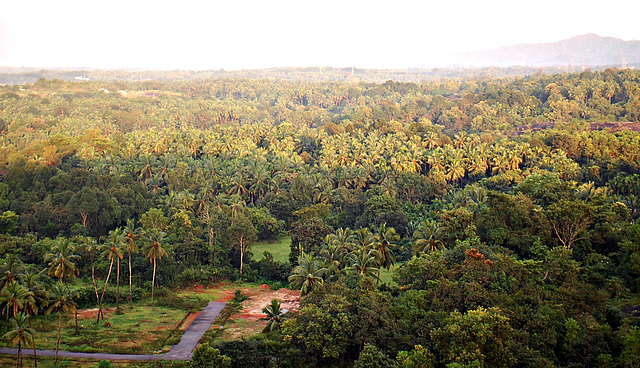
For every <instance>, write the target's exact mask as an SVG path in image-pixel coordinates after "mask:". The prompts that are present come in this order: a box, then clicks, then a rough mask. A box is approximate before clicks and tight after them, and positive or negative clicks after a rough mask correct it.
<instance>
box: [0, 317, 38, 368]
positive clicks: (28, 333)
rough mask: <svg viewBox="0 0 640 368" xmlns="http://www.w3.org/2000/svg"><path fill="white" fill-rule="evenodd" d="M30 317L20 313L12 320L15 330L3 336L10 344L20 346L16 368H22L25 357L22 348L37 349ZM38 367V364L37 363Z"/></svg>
mask: <svg viewBox="0 0 640 368" xmlns="http://www.w3.org/2000/svg"><path fill="white" fill-rule="evenodd" d="M28 320H29V316H27V315H26V314H23V313H22V312H19V313H17V314H15V315H14V316H13V317H12V318H11V325H12V326H13V329H12V330H11V331H9V332H7V333H6V334H4V335H3V336H2V338H3V339H6V340H9V344H11V345H14V346H15V345H17V346H18V361H17V363H16V367H22V366H23V365H22V363H23V355H22V347H23V346H25V347H29V346H31V347H33V348H34V349H35V343H34V342H35V335H36V332H35V330H34V329H33V328H31V327H29V326H28ZM36 366H37V362H36Z"/></svg>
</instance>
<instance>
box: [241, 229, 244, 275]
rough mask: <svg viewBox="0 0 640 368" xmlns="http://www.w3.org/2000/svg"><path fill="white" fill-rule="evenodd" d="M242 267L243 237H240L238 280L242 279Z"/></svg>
mask: <svg viewBox="0 0 640 368" xmlns="http://www.w3.org/2000/svg"><path fill="white" fill-rule="evenodd" d="M243 266H244V235H241V236H240V278H242V268H243Z"/></svg>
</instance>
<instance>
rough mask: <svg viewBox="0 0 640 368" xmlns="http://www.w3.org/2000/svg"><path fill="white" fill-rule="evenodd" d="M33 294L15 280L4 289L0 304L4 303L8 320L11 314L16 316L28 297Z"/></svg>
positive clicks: (0, 295) (4, 310) (0, 296)
mask: <svg viewBox="0 0 640 368" xmlns="http://www.w3.org/2000/svg"><path fill="white" fill-rule="evenodd" d="M31 296H32V294H31V293H30V292H29V291H28V290H27V289H26V288H25V287H24V286H22V285H20V283H19V282H18V281H15V280H14V281H12V282H11V284H9V285H7V286H5V288H4V289H2V293H1V294H0V304H3V305H4V308H3V309H2V311H3V312H4V313H6V315H7V321H8V320H9V315H14V316H15V315H16V314H18V312H19V311H21V310H22V309H23V308H24V306H25V304H26V303H27V299H28V298H29V297H31Z"/></svg>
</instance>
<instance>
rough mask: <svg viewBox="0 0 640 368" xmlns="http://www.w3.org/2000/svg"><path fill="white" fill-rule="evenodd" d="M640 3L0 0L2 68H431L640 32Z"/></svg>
mask: <svg viewBox="0 0 640 368" xmlns="http://www.w3.org/2000/svg"><path fill="white" fill-rule="evenodd" d="M638 14H640V1H637V0H625V1H615V0H614V1H607V2H604V1H600V2H593V1H584V0H581V1H573V0H570V1H564V0H537V1H527V2H525V1H517V0H509V1H492V0H484V1H478V0H459V1H455V0H452V1H448V0H438V1H427V0H424V1H403V0H394V1H375V0H368V1H360V0H357V1H351V0H340V1H334V0H295V1H285V0H261V1H249V0H229V1H216V0H197V1H192V0H173V1H166V2H165V1H158V0H155V1H146V0H126V1H123V0H109V1H99V0H96V1H86V0H82V1H76V0H57V1H56V0H0V66H16V67H20V66H27V67H94V68H109V69H112V68H144V69H219V68H225V69H243V68H264V67H284V66H301V67H306V66H333V67H346V66H356V67H360V68H407V67H427V66H430V65H432V64H433V62H434V61H435V60H436V56H438V55H444V54H454V53H459V52H464V51H479V50H488V49H495V48H499V47H502V46H508V45H512V44H517V43H537V42H553V41H559V40H561V39H566V38H570V37H573V36H576V35H580V34H585V33H596V34H598V35H601V36H610V37H617V38H622V39H624V40H633V39H635V40H640V27H639V26H638V25H637V20H636V19H635V18H636V17H637V15H638Z"/></svg>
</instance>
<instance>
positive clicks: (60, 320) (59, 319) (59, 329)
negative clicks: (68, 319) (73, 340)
mask: <svg viewBox="0 0 640 368" xmlns="http://www.w3.org/2000/svg"><path fill="white" fill-rule="evenodd" d="M58 315H59V317H58V341H56V360H55V361H54V364H58V352H59V351H60V332H61V331H62V308H60V311H59V313H58Z"/></svg>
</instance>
